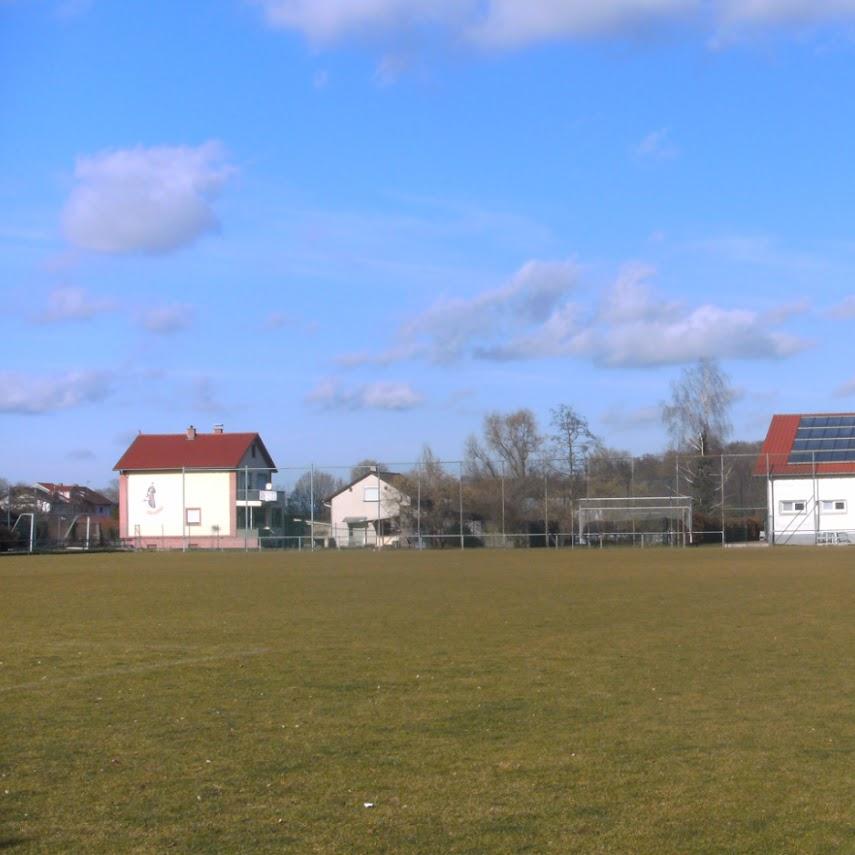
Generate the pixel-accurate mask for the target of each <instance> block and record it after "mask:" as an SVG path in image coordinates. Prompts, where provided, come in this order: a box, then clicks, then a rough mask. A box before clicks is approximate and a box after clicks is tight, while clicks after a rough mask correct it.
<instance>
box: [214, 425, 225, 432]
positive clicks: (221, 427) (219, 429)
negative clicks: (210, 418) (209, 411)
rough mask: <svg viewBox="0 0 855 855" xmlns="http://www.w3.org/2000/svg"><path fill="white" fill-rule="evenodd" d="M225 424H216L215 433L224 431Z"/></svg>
mask: <svg viewBox="0 0 855 855" xmlns="http://www.w3.org/2000/svg"><path fill="white" fill-rule="evenodd" d="M222 432H223V426H222V425H214V433H222Z"/></svg>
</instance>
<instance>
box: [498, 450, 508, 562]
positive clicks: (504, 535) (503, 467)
mask: <svg viewBox="0 0 855 855" xmlns="http://www.w3.org/2000/svg"><path fill="white" fill-rule="evenodd" d="M499 477H500V478H501V482H502V546H503V547H505V546H507V545H508V540H507V535H506V534H505V461H504V460H502V461H501V469H500V475H499Z"/></svg>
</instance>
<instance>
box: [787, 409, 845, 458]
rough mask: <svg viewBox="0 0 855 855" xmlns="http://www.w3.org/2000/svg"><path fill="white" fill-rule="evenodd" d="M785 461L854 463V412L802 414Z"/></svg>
mask: <svg viewBox="0 0 855 855" xmlns="http://www.w3.org/2000/svg"><path fill="white" fill-rule="evenodd" d="M787 462H788V463H814V462H816V463H841V462H846V463H855V415H846V416H841V415H835V416H802V417H801V419H800V420H799V427H798V430H797V431H796V438H795V441H794V442H793V447H792V450H791V451H790V456H789V459H788V460H787Z"/></svg>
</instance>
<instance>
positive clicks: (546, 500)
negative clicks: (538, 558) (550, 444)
mask: <svg viewBox="0 0 855 855" xmlns="http://www.w3.org/2000/svg"><path fill="white" fill-rule="evenodd" d="M543 546H544V549H548V548H549V470H548V468H547V467H546V466H544V468H543Z"/></svg>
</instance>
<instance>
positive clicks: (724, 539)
mask: <svg viewBox="0 0 855 855" xmlns="http://www.w3.org/2000/svg"><path fill="white" fill-rule="evenodd" d="M719 468H720V470H721V545H722V546H727V535H726V534H725V532H724V527H725V522H724V452H722V453H721V454H720V455H719Z"/></svg>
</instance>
